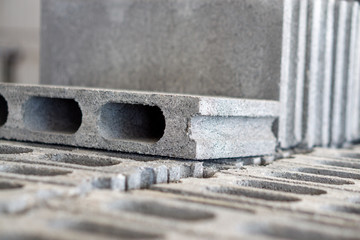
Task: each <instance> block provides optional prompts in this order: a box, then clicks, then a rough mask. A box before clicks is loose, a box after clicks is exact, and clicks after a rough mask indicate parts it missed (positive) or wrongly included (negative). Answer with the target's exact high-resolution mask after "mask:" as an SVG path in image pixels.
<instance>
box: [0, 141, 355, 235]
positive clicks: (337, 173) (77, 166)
mask: <svg viewBox="0 0 360 240" xmlns="http://www.w3.org/2000/svg"><path fill="white" fill-rule="evenodd" d="M0 154H1V160H0V165H1V171H0V187H1V188H0V189H1V190H0V236H1V239H56V240H60V239H66V240H67V239H119V238H120V239H185V238H186V239H209V238H213V239H239V238H242V239H249V238H251V239H304V238H306V239H359V235H360V230H359V228H358V226H359V224H360V220H359V216H358V215H359V206H358V205H359V202H360V170H359V169H360V164H359V156H360V148H359V146H353V148H352V149H342V150H339V149H320V148H319V149H315V150H314V151H313V152H311V153H307V154H304V153H302V154H295V155H293V156H292V157H291V158H284V159H281V160H277V161H275V162H271V163H268V165H267V166H256V165H248V164H249V163H251V162H252V163H260V162H261V161H257V160H256V159H255V158H253V159H252V161H249V159H238V160H237V161H232V162H227V161H214V162H213V163H212V164H209V162H206V161H205V162H197V163H201V165H202V169H203V173H202V175H203V176H204V177H205V176H206V177H207V178H202V176H200V175H201V174H199V173H197V174H198V177H197V178H194V177H193V175H191V174H190V175H187V176H185V175H183V176H182V177H181V179H180V178H179V179H178V180H177V181H175V183H170V184H167V183H163V184H158V183H156V182H155V181H154V178H151V177H143V178H142V179H143V180H144V185H143V187H141V188H146V189H142V190H139V188H140V186H137V187H136V188H134V189H131V188H126V189H121V188H112V187H111V185H110V184H109V182H106V181H103V182H102V183H103V184H100V183H101V180H102V179H104V176H106V177H107V178H111V177H112V176H117V175H118V174H119V173H120V172H121V169H122V173H123V174H124V176H126V177H125V179H126V180H125V181H126V182H128V183H129V181H131V177H129V176H130V175H132V174H130V175H127V174H128V173H131V170H130V171H129V172H127V170H124V169H123V167H124V166H125V165H126V166H130V165H131V166H135V165H137V166H138V167H139V168H140V169H154V168H153V166H154V165H156V164H157V165H162V166H164V167H165V169H167V170H168V176H169V175H170V174H169V172H170V171H169V170H170V166H171V164H174V163H176V164H177V165H178V167H179V168H178V169H183V170H182V173H183V174H184V173H186V172H189V171H187V170H184V169H186V168H182V167H181V166H191V164H192V163H190V162H189V161H182V160H180V159H178V160H174V159H172V160H166V159H157V158H155V157H146V158H145V157H142V156H139V155H131V154H122V153H115V152H114V153H111V152H104V151H95V150H86V149H75V148H70V147H57V148H55V147H54V146H51V145H43V144H42V145H40V144H38V145H36V144H29V143H19V142H9V141H0ZM285 154H288V153H285V152H284V153H283V156H285ZM144 159H145V160H144ZM19 163H22V164H21V165H23V166H31V167H32V168H36V169H39V171H36V172H35V171H32V173H34V174H35V173H38V174H37V175H36V176H29V172H27V171H24V170H22V171H20V169H19V168H18V169H17V170H16V171H15V170H14V168H4V167H3V166H5V165H6V166H8V165H16V164H17V165H19ZM193 163H196V162H193ZM169 164H170V165H169ZM45 168H46V169H47V170H46V171H45V170H44V169H45ZM60 169H61V170H62V171H68V172H72V173H67V174H65V175H64V174H63V175H56V174H54V173H55V171H57V173H59V170H60ZM191 169H195V168H191ZM197 169H199V168H198V167H197ZM50 170H51V171H50ZM209 171H213V173H212V175H206V174H205V173H206V172H209ZM40 173H41V174H40ZM50 173H51V174H50ZM179 175H182V174H181V173H179ZM76 176H77V177H76ZM89 176H93V177H92V178H89ZM187 177H189V178H187ZM76 178H77V179H76ZM66 179H68V180H67V181H65V180H66ZM80 179H82V181H81V180H80ZM89 179H92V180H93V181H92V183H93V184H90V183H91V181H90V180H89ZM95 179H96V180H98V181H97V182H96V181H94V180H95ZM70 182H73V183H74V184H68V183H70ZM84 182H85V183H89V184H88V185H91V186H86V185H85V184H84ZM171 182H173V181H171ZM145 183H147V184H145ZM136 189H137V190H136Z"/></svg>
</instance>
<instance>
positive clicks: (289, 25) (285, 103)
mask: <svg viewBox="0 0 360 240" xmlns="http://www.w3.org/2000/svg"><path fill="white" fill-rule="evenodd" d="M299 14H300V1H299V0H286V1H284V20H283V40H282V41H283V48H282V57H281V87H280V103H281V114H280V118H279V126H280V127H279V142H280V145H281V147H282V148H289V147H292V146H295V145H296V144H297V142H296V138H295V132H294V131H295V129H294V127H295V126H294V123H295V104H296V98H295V96H296V67H297V62H298V59H297V49H298V33H299Z"/></svg>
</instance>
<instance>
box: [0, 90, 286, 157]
mask: <svg viewBox="0 0 360 240" xmlns="http://www.w3.org/2000/svg"><path fill="white" fill-rule="evenodd" d="M0 96H1V98H2V99H3V101H2V102H3V103H2V105H1V107H0V118H1V119H3V120H4V121H3V124H2V125H1V127H0V129H1V131H0V137H1V138H4V139H14V140H21V141H32V142H43V143H53V144H63V145H71V146H78V147H86V148H95V149H105V150H115V151H124V152H135V153H141V154H149V155H161V156H169V157H179V158H185V159H216V158H232V157H244V156H258V155H271V154H273V153H274V151H275V147H276V139H275V137H274V136H273V132H272V124H273V121H274V120H275V119H276V118H277V116H278V110H279V109H278V108H279V105H278V102H276V101H266V100H249V99H232V98H217V97H204V96H191V95H176V94H162V93H154V92H130V91H117V90H105V89H89V88H74V87H50V86H41V85H38V86H31V85H14V84H1V85H0Z"/></svg>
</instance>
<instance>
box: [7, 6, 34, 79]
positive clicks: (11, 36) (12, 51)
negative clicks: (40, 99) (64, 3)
mask: <svg viewBox="0 0 360 240" xmlns="http://www.w3.org/2000/svg"><path fill="white" fill-rule="evenodd" d="M39 49H40V0H0V58H1V59H0V81H12V82H18V83H38V82H39ZM9 67H10V68H11V69H12V70H13V71H10V70H11V69H9Z"/></svg>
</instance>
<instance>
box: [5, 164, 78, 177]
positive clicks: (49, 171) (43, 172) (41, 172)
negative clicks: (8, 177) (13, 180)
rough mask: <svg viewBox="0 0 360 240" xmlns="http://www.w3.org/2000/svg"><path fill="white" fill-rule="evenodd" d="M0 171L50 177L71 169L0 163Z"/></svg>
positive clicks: (63, 173) (65, 172) (68, 172)
mask: <svg viewBox="0 0 360 240" xmlns="http://www.w3.org/2000/svg"><path fill="white" fill-rule="evenodd" d="M0 172H5V173H13V174H19V175H29V176H39V177H51V176H58V175H67V174H70V173H72V171H66V170H61V169H55V168H47V167H37V166H25V165H23V166H20V165H16V166H15V165H0Z"/></svg>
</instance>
